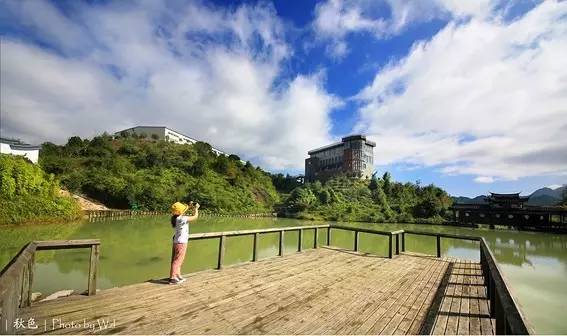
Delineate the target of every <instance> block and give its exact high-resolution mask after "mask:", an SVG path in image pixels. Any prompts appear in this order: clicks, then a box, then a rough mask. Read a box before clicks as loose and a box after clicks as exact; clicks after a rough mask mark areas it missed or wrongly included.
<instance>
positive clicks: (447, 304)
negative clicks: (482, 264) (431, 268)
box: [431, 263, 457, 335]
mask: <svg viewBox="0 0 567 336" xmlns="http://www.w3.org/2000/svg"><path fill="white" fill-rule="evenodd" d="M452 264H453V265H454V263H452ZM451 268H452V267H451ZM456 281H457V276H456V275H455V272H454V271H451V275H450V276H449V283H448V284H447V288H446V290H445V295H444V296H443V300H442V301H441V305H440V306H439V311H438V313H437V318H436V320H435V324H434V326H433V328H432V331H431V334H432V335H442V334H445V329H446V327H447V319H448V315H446V314H443V312H449V311H450V310H451V305H452V301H453V296H454V294H455V285H454V284H453V283H455V282H456Z"/></svg>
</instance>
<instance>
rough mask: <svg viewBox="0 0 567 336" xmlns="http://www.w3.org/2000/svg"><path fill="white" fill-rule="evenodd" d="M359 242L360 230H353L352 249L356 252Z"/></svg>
mask: <svg viewBox="0 0 567 336" xmlns="http://www.w3.org/2000/svg"><path fill="white" fill-rule="evenodd" d="M359 244H360V232H359V231H354V250H355V251H356V252H358V249H359V248H360V247H359Z"/></svg>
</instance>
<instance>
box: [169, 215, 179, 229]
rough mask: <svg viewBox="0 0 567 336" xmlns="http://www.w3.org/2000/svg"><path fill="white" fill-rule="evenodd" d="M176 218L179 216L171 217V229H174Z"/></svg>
mask: <svg viewBox="0 0 567 336" xmlns="http://www.w3.org/2000/svg"><path fill="white" fill-rule="evenodd" d="M177 217H179V215H173V216H171V227H175V223H177Z"/></svg>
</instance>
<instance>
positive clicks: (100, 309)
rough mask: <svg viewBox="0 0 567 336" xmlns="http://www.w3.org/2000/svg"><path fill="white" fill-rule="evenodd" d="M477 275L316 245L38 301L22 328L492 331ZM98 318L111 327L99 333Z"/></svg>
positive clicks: (451, 265)
mask: <svg viewBox="0 0 567 336" xmlns="http://www.w3.org/2000/svg"><path fill="white" fill-rule="evenodd" d="M479 272H480V267H479V265H478V264H477V263H470V262H461V261H456V260H451V259H447V258H444V259H438V258H434V257H430V256H421V255H415V254H402V255H400V256H397V257H395V258H394V259H387V258H382V257H377V256H373V255H365V254H359V253H354V252H351V251H343V250H337V249H330V248H319V249H315V250H307V251H304V252H301V253H297V254H293V255H289V256H285V257H283V258H279V257H275V258H270V259H267V260H263V261H259V262H256V263H246V264H242V265H237V266H232V267H227V268H225V269H223V270H221V271H216V270H210V271H203V272H199V273H193V274H190V275H189V276H188V281H187V282H186V283H184V284H181V285H177V286H172V285H166V284H164V283H162V282H161V281H149V282H145V283H141V284H135V285H130V286H125V287H119V288H113V289H108V290H104V291H101V292H99V293H98V294H97V295H96V296H94V297H86V296H76V297H69V298H64V299H59V300H55V301H52V302H45V303H38V304H35V305H33V306H32V307H31V308H27V309H25V310H24V316H23V317H22V318H23V319H24V320H26V321H27V320H28V319H29V318H30V317H31V318H34V319H35V321H36V323H37V324H38V325H39V328H38V329H35V330H31V329H26V330H23V331H24V332H36V333H46V332H47V333H70V334H78V333H97V334H101V333H125V334H172V333H175V334H419V333H435V334H444V333H446V334H457V333H459V334H481V333H482V334H492V333H493V321H491V320H490V318H489V317H488V310H487V309H488V306H487V300H486V299H485V293H484V291H485V288H484V286H483V285H482V276H481V275H480V273H479ZM97 320H98V321H99V322H97ZM103 320H104V322H107V323H108V322H110V324H107V327H108V328H107V329H103V330H101V329H100V326H101V325H104V323H102V321H103ZM85 321H86V323H85ZM112 322H115V324H112ZM99 323H100V324H99Z"/></svg>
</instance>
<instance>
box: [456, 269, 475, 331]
mask: <svg viewBox="0 0 567 336" xmlns="http://www.w3.org/2000/svg"><path fill="white" fill-rule="evenodd" d="M464 265H465V267H466V268H465V269H464V270H462V271H461V273H463V274H464V275H463V290H462V298H461V307H460V309H459V319H458V322H459V323H458V327H457V330H458V332H457V333H458V334H460V335H468V334H470V332H469V312H470V310H469V296H470V288H471V287H473V286H469V285H470V274H471V273H470V262H468V261H467V262H465V263H464Z"/></svg>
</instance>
